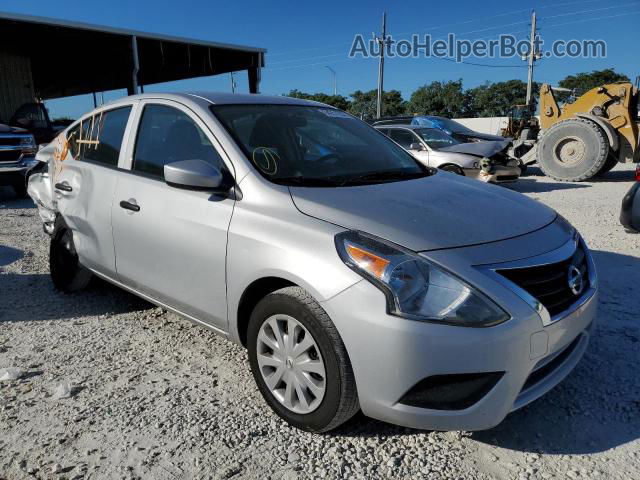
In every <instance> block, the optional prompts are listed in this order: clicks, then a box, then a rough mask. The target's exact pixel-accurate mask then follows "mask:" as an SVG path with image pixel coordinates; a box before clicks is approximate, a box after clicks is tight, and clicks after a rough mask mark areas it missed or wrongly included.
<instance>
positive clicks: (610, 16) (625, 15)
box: [543, 11, 640, 28]
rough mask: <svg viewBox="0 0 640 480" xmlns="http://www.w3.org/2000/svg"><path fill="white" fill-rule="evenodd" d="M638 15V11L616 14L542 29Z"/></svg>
mask: <svg viewBox="0 0 640 480" xmlns="http://www.w3.org/2000/svg"><path fill="white" fill-rule="evenodd" d="M638 13H640V11H638V12H625V13H618V14H617V15H608V16H604V17H598V18H584V19H582V20H574V21H572V22H563V23H554V24H551V25H544V24H543V26H544V28H553V27H561V26H564V25H573V24H574V23H585V22H593V21H595V20H598V21H600V20H605V19H607V18H617V17H627V16H629V15H637V14H638Z"/></svg>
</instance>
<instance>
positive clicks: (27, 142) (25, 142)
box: [20, 135, 36, 153]
mask: <svg viewBox="0 0 640 480" xmlns="http://www.w3.org/2000/svg"><path fill="white" fill-rule="evenodd" d="M20 147H22V152H23V153H35V152H36V140H35V138H33V135H30V136H28V137H22V138H21V139H20Z"/></svg>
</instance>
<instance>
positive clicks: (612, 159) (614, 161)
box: [596, 152, 618, 177]
mask: <svg viewBox="0 0 640 480" xmlns="http://www.w3.org/2000/svg"><path fill="white" fill-rule="evenodd" d="M616 165H618V157H617V155H615V154H614V153H613V152H609V156H608V157H607V161H606V162H604V165H603V166H602V168H601V169H600V170H599V171H598V173H596V177H603V176H605V175H606V174H607V173H609V172H610V171H611V170H612V169H613V167H615V166H616Z"/></svg>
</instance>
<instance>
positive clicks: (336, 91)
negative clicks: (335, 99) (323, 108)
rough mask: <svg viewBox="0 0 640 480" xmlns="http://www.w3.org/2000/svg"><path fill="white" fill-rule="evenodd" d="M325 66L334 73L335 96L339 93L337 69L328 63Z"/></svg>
mask: <svg viewBox="0 0 640 480" xmlns="http://www.w3.org/2000/svg"><path fill="white" fill-rule="evenodd" d="M324 67H325V68H328V69H329V71H330V72H331V73H332V74H333V95H334V96H335V95H338V82H337V80H336V71H335V70H334V69H333V68H331V67H330V66H328V65H325V66H324Z"/></svg>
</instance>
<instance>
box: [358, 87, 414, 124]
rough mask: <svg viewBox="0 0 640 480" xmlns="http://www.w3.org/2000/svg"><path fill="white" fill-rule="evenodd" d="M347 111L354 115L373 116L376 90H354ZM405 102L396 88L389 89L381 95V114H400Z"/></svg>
mask: <svg viewBox="0 0 640 480" xmlns="http://www.w3.org/2000/svg"><path fill="white" fill-rule="evenodd" d="M351 98H352V99H353V100H352V101H351V105H350V106H349V113H351V114H352V115H355V116H356V117H363V118H375V116H376V111H377V103H376V102H377V99H378V91H377V90H369V91H368V92H363V91H361V90H356V91H355V92H353V93H352V94H351ZM406 103H407V102H405V100H404V99H403V98H402V94H401V93H400V92H399V91H398V90H389V91H386V92H384V93H383V95H382V115H383V116H390V115H402V114H404V113H405V112H406Z"/></svg>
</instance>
